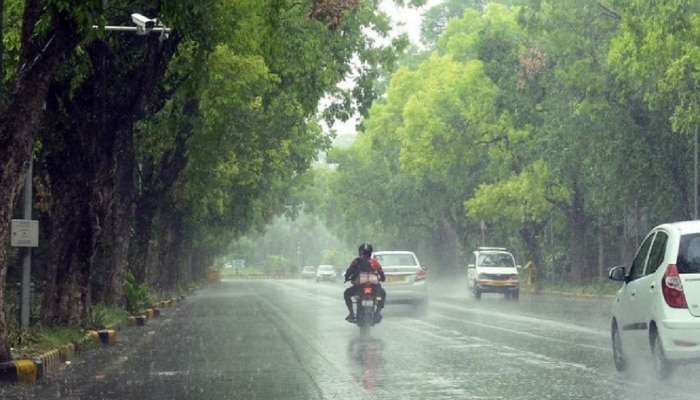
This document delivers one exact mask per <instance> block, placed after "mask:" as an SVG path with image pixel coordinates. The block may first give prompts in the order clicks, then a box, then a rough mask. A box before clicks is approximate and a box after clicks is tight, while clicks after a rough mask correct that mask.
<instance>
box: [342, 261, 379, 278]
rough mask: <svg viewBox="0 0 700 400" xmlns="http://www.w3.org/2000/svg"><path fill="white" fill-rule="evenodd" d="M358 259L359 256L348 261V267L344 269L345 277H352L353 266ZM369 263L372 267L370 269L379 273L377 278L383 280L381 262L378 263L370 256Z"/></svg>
mask: <svg viewBox="0 0 700 400" xmlns="http://www.w3.org/2000/svg"><path fill="white" fill-rule="evenodd" d="M359 259H360V257H356V258H354V259H353V260H352V262H351V263H350V266H349V267H348V269H346V270H345V277H346V278H349V277H352V275H353V273H354V272H355V266H356V265H357V263H358V260H359ZM369 265H370V266H371V267H372V270H373V271H374V272H376V273H377V275H379V280H380V281H382V282H383V281H384V269H382V264H380V263H379V261H377V260H376V259H374V258H371V257H370V258H369Z"/></svg>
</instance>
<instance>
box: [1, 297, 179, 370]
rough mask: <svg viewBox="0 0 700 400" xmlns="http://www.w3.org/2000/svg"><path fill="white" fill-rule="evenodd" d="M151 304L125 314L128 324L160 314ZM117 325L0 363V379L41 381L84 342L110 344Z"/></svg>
mask: <svg viewBox="0 0 700 400" xmlns="http://www.w3.org/2000/svg"><path fill="white" fill-rule="evenodd" d="M184 299H185V296H180V297H177V298H172V299H168V300H165V301H161V302H160V303H158V305H157V306H161V307H163V308H169V307H172V305H173V304H174V303H177V302H179V301H181V300H184ZM157 306H154V307H153V308H149V309H147V310H146V312H145V313H144V315H139V316H131V317H129V326H132V320H133V325H134V326H143V325H145V324H146V321H147V320H148V319H152V318H155V317H157V316H159V315H160V309H159V308H157ZM120 328H121V324H119V323H117V324H114V325H112V326H110V327H109V329H100V330H88V331H86V332H85V336H84V337H83V339H82V340H80V341H79V342H78V343H67V344H64V345H62V346H59V347H58V348H56V349H53V350H49V351H47V352H45V353H42V354H40V355H38V356H35V357H33V358H32V359H27V358H24V359H19V360H13V361H9V362H5V363H0V382H2V381H5V382H27V383H36V382H37V381H41V380H42V379H44V378H45V377H46V376H47V375H48V374H50V373H51V372H54V371H56V370H58V368H59V367H60V366H61V364H63V363H65V362H66V361H71V360H73V359H74V358H75V356H76V354H78V353H79V352H80V347H81V346H82V345H83V344H85V343H87V342H99V343H101V344H103V345H112V344H114V343H116V341H117V332H116V331H117V329H120Z"/></svg>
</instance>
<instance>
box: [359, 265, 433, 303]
mask: <svg viewBox="0 0 700 400" xmlns="http://www.w3.org/2000/svg"><path fill="white" fill-rule="evenodd" d="M372 257H374V258H375V259H376V260H377V261H379V263H380V264H381V265H382V269H383V270H384V276H385V277H386V281H385V282H384V283H382V287H383V288H384V289H385V290H386V302H387V303H389V304H391V303H394V304H412V305H413V306H414V308H415V309H416V311H419V312H420V311H424V310H425V307H426V305H427V302H428V295H427V286H426V284H425V266H422V265H421V263H420V261H418V257H416V255H415V253H413V252H412V251H375V252H374V253H373V255H372Z"/></svg>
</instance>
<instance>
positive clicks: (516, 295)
mask: <svg viewBox="0 0 700 400" xmlns="http://www.w3.org/2000/svg"><path fill="white" fill-rule="evenodd" d="M510 298H511V299H513V300H518V299H519V298H520V289H518V290H516V291H515V292H513V293H511V294H510Z"/></svg>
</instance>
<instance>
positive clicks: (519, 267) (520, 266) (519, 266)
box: [515, 264, 523, 269]
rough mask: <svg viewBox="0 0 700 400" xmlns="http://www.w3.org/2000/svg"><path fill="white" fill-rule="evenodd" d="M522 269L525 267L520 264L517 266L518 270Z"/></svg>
mask: <svg viewBox="0 0 700 400" xmlns="http://www.w3.org/2000/svg"><path fill="white" fill-rule="evenodd" d="M522 267H523V266H522V265H520V264H517V265H516V266H515V268H517V269H521V268H522Z"/></svg>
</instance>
